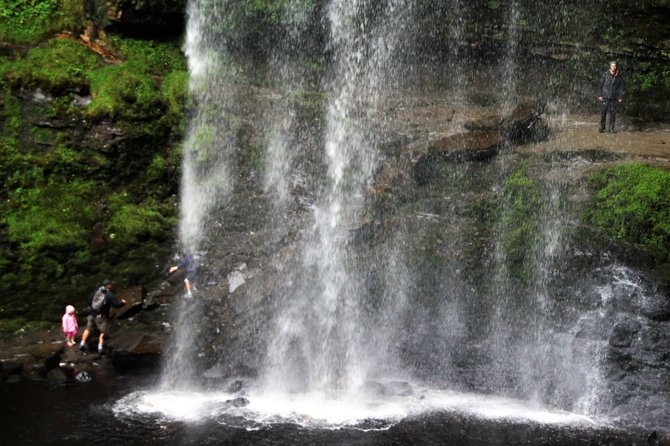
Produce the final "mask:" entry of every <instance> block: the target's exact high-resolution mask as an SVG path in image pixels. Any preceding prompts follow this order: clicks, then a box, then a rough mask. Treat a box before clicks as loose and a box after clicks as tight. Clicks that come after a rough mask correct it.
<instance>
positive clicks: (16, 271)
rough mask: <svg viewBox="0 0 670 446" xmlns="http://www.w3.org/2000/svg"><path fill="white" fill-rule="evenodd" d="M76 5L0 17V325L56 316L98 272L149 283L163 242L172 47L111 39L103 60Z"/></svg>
mask: <svg viewBox="0 0 670 446" xmlns="http://www.w3.org/2000/svg"><path fill="white" fill-rule="evenodd" d="M79 3H80V2H68V1H63V2H60V1H56V0H54V1H42V2H40V1H29V2H10V4H8V5H5V6H3V7H2V8H0V15H1V16H2V17H3V19H5V20H3V21H2V26H0V40H2V41H5V42H9V43H11V44H12V45H13V46H9V47H7V48H8V51H6V53H5V55H4V56H1V57H0V130H1V132H0V176H1V179H0V182H1V189H0V199H1V201H0V214H1V215H2V218H1V219H0V240H1V241H2V243H1V244H0V259H1V260H0V277H1V278H2V280H1V281H0V283H1V285H0V294H2V296H3V299H2V301H1V302H0V317H5V318H7V317H9V318H16V317H20V318H28V319H54V318H57V317H58V315H59V314H60V313H62V307H63V306H64V305H65V304H66V303H73V304H75V305H78V306H84V302H85V301H86V298H87V294H88V291H89V290H90V288H91V287H94V286H95V285H96V283H97V281H98V280H100V279H102V278H103V277H112V278H114V279H115V280H117V281H118V282H119V284H120V285H124V284H128V283H132V282H137V281H139V282H143V281H146V280H150V279H151V278H152V277H155V276H156V274H157V273H158V272H159V271H160V269H161V266H162V262H163V261H164V259H165V257H166V255H167V253H168V252H169V250H170V249H171V245H172V241H173V240H174V229H175V224H176V214H177V203H176V192H177V188H178V166H179V159H180V146H179V142H180V140H181V131H182V130H183V121H184V119H183V116H184V112H185V106H186V97H187V88H188V72H187V70H186V62H185V57H184V55H183V53H182V51H181V40H180V39H173V40H169V41H153V40H141V39H134V38H129V37H124V36H123V35H114V34H109V35H107V36H106V37H105V39H106V40H105V42H104V43H105V47H106V50H105V52H104V53H102V55H101V51H100V47H99V46H95V45H91V44H89V41H87V40H86V39H80V38H78V37H76V35H77V33H76V31H81V27H83V26H85V24H86V23H87V20H88V18H87V16H85V11H84V8H83V7H81V6H80V7H75V6H73V5H75V4H79ZM82 4H83V3H82ZM45 23H48V26H46V25H45ZM67 26H69V28H67ZM77 26H79V28H77ZM14 29H18V30H19V32H12V31H13V30H14ZM64 30H67V31H75V32H73V33H69V34H65V35H59V36H56V35H55V33H56V32H60V31H64ZM28 43H29V44H30V45H25V46H24V44H28ZM95 50H97V51H95ZM110 55H113V56H114V58H113V59H109V56H110ZM102 56H105V57H104V58H103V57H102ZM5 325H7V324H5ZM15 325H16V324H13V323H10V324H8V325H7V326H8V327H14V326H15Z"/></svg>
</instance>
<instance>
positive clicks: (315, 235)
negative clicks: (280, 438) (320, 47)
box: [265, 1, 407, 393]
mask: <svg viewBox="0 0 670 446" xmlns="http://www.w3.org/2000/svg"><path fill="white" fill-rule="evenodd" d="M369 6H370V4H369V2H365V1H355V2H351V1H333V2H331V4H330V5H329V7H328V9H327V16H326V18H327V23H328V25H329V37H330V44H329V47H330V51H331V52H332V61H331V62H330V64H331V66H330V67H329V72H330V74H329V76H328V77H327V79H325V80H324V84H325V85H324V90H325V91H326V94H327V105H326V110H325V121H326V125H325V132H324V133H325V134H324V147H323V151H324V162H325V167H326V177H325V179H324V182H323V184H321V185H320V186H319V195H318V196H317V197H316V199H315V202H314V203H313V205H312V217H313V219H312V222H311V227H310V228H308V235H307V236H306V238H305V243H304V245H303V248H302V253H301V260H300V262H299V263H298V265H297V266H296V267H297V271H294V272H293V274H294V277H295V279H294V282H295V283H297V284H300V286H296V287H294V288H290V289H288V290H287V291H286V295H285V296H283V298H282V305H281V306H280V310H279V314H277V315H276V317H275V320H274V329H273V330H272V331H271V332H270V333H269V339H270V340H271V341H270V343H269V348H268V355H267V363H266V366H265V370H266V376H265V380H266V386H267V387H268V388H271V389H274V390H277V389H283V390H293V391H294V390H296V389H300V390H301V391H306V392H309V391H315V392H326V393H327V392H331V391H334V390H340V391H342V390H344V391H352V390H356V389H357V388H358V387H359V386H361V385H362V384H363V383H364V382H365V380H366V379H367V378H368V376H369V373H370V371H369V368H370V367H371V361H370V359H371V357H370V353H372V352H371V349H370V345H369V343H370V342H373V343H374V341H372V340H371V338H370V337H369V336H368V335H367V334H366V332H365V331H366V330H369V329H370V327H368V326H366V322H367V319H366V318H365V315H364V314H362V311H363V309H364V307H363V306H362V302H363V301H364V300H365V286H364V285H365V275H364V271H361V265H360V261H359V260H358V259H357V258H356V253H355V252H354V251H352V250H351V249H350V246H349V243H350V238H351V234H352V231H354V230H355V229H356V228H357V227H359V226H361V225H362V224H364V223H365V219H366V215H365V207H364V203H365V196H366V194H369V193H370V186H371V180H372V174H373V172H374V169H375V167H376V165H377V162H378V158H379V156H380V155H379V151H378V148H377V146H378V137H377V136H376V135H375V134H374V131H371V129H370V122H371V121H372V119H373V118H374V117H375V114H376V113H377V112H378V108H379V106H380V105H381V104H382V103H383V101H384V97H385V94H386V89H387V88H388V85H389V81H390V80H392V79H393V75H394V70H393V67H392V64H391V61H392V58H393V56H394V52H395V51H396V49H397V46H398V44H399V39H400V37H401V35H402V34H401V33H402V30H403V29H404V27H405V25H404V23H403V22H402V20H403V19H402V17H403V16H404V14H403V13H402V10H403V9H404V10H406V9H407V5H406V2H404V1H393V2H388V4H387V5H386V6H385V8H384V9H383V10H382V11H375V10H371V9H370V8H369ZM285 147H286V145H285V144H282V143H279V144H277V143H271V144H270V145H269V146H268V149H269V157H270V158H271V159H282V160H290V159H292V158H293V156H294V155H291V154H286V153H285V152H284V149H285ZM283 170H285V164H284V162H279V163H273V164H272V166H270V168H269V170H268V173H267V175H266V184H269V185H271V187H272V188H274V189H276V190H277V191H278V192H279V196H282V193H281V191H282V190H284V189H285V186H284V181H285V180H284V179H285V174H284V173H283V172H282V171H283ZM278 173H279V174H278ZM277 224H281V222H279V221H275V222H273V226H274V225H277ZM377 347H378V346H377ZM374 350H375V351H379V349H378V348H375V349H374ZM382 350H383V349H382ZM377 359H380V358H377Z"/></svg>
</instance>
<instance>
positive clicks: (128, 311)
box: [109, 285, 147, 319]
mask: <svg viewBox="0 0 670 446" xmlns="http://www.w3.org/2000/svg"><path fill="white" fill-rule="evenodd" d="M146 294H147V292H146V290H145V289H144V286H142V285H137V286H133V287H130V288H125V289H123V290H121V291H119V293H118V295H117V297H118V299H119V300H120V299H124V300H125V301H126V304H125V305H124V306H122V307H121V308H114V307H112V308H111V309H110V311H109V316H110V318H112V319H128V318H129V317H132V316H134V315H136V314H137V313H139V312H140V311H141V310H142V307H143V304H144V297H145V296H146Z"/></svg>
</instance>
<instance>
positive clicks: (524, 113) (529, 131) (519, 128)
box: [500, 102, 549, 144]
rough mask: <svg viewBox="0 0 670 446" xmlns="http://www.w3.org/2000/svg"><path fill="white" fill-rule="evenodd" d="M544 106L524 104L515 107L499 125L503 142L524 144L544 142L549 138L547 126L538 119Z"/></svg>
mask: <svg viewBox="0 0 670 446" xmlns="http://www.w3.org/2000/svg"><path fill="white" fill-rule="evenodd" d="M545 105H546V104H544V103H540V102H526V103H521V104H519V105H517V106H516V107H515V108H514V110H512V112H511V113H510V114H509V115H507V116H505V117H504V118H503V119H502V121H501V123H500V131H501V134H502V137H503V139H504V140H505V142H508V143H510V144H526V143H529V142H538V141H544V140H545V139H547V137H548V136H549V126H548V125H547V124H546V123H545V122H544V121H543V120H542V118H540V116H541V115H542V113H544V107H545Z"/></svg>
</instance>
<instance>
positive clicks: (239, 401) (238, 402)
mask: <svg viewBox="0 0 670 446" xmlns="http://www.w3.org/2000/svg"><path fill="white" fill-rule="evenodd" d="M225 404H226V406H228V407H244V406H248V405H249V400H248V399H246V398H244V397H239V398H235V399H232V400H227V401H226V402H225Z"/></svg>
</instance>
